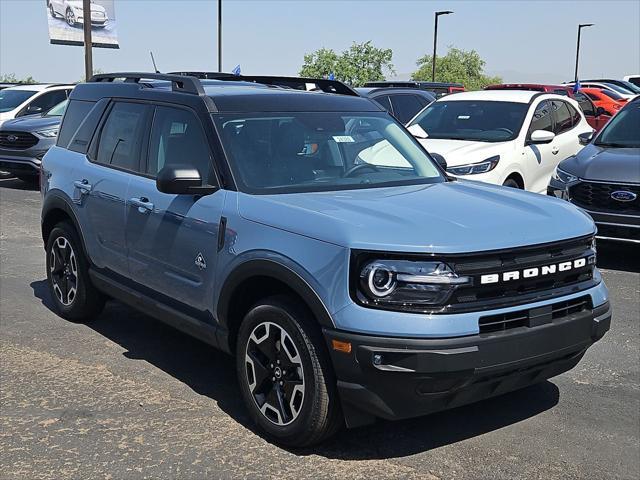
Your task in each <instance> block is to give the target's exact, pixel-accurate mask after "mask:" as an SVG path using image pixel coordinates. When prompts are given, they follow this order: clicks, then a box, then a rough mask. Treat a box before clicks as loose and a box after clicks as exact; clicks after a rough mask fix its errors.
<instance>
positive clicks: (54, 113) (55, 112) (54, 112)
mask: <svg viewBox="0 0 640 480" xmlns="http://www.w3.org/2000/svg"><path fill="white" fill-rule="evenodd" d="M67 103H69V100H65V101H64V102H60V103H59V104H58V105H56V106H55V107H53V108H52V109H51V110H49V111H48V112H47V113H45V114H44V116H45V117H61V116H62V115H64V111H65V110H66V109H67Z"/></svg>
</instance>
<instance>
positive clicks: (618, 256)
mask: <svg viewBox="0 0 640 480" xmlns="http://www.w3.org/2000/svg"><path fill="white" fill-rule="evenodd" d="M597 264H598V268H606V269H608V270H622V271H625V272H632V273H640V255H638V245H636V244H632V243H623V242H611V241H606V240H598V261H597Z"/></svg>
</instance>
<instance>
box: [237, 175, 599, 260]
mask: <svg viewBox="0 0 640 480" xmlns="http://www.w3.org/2000/svg"><path fill="white" fill-rule="evenodd" d="M238 210H239V213H240V215H241V216H242V217H244V218H246V219H247V220H251V221H254V222H258V223H261V224H265V225H269V226H272V227H274V228H279V229H282V230H286V231H290V232H292V233H296V234H300V235H305V236H307V237H312V238H315V239H318V240H322V241H326V242H329V243H333V244H336V245H340V246H344V247H348V248H357V249H371V250H383V251H396V252H437V253H463V252H465V253H466V252H476V251H486V250H495V249H503V248H511V247H517V246H524V245H534V244H540V243H547V242H553V241H557V240H563V239H567V238H573V237H580V236H583V235H588V234H591V233H593V232H594V231H595V227H594V224H593V221H592V220H591V218H590V217H589V216H588V215H587V214H586V213H583V212H582V211H580V210H579V209H578V208H576V207H574V206H573V205H572V204H570V203H569V202H566V201H562V200H559V199H556V198H552V197H547V196H544V195H538V194H534V193H528V192H523V191H520V190H515V189H511V188H504V187H499V186H495V185H489V184H484V183H479V182H471V181H453V182H445V183H437V184H431V185H413V186H405V187H393V188H369V189H362V190H344V191H334V192H314V193H293V194H283V195H247V194H239V197H238Z"/></svg>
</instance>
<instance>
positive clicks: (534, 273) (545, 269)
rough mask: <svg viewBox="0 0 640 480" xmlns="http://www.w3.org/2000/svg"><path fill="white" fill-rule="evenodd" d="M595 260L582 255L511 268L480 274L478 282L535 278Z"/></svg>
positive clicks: (487, 282)
mask: <svg viewBox="0 0 640 480" xmlns="http://www.w3.org/2000/svg"><path fill="white" fill-rule="evenodd" d="M594 262H595V257H593V256H591V257H584V258H578V259H576V260H572V261H568V262H562V263H557V264H554V265H543V266H542V267H532V268H525V269H524V270H511V271H508V272H502V273H490V274H487V275H482V276H480V284H482V285H486V284H489V283H499V282H501V281H502V282H509V281H512V280H520V279H527V278H536V277H539V276H544V275H551V274H554V273H556V272H567V271H569V270H574V269H576V268H582V267H585V266H586V265H587V263H589V264H592V263H594Z"/></svg>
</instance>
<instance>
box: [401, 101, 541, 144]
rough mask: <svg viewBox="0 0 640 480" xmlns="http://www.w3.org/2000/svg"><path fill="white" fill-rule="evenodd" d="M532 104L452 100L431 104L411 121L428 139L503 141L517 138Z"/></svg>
mask: <svg viewBox="0 0 640 480" xmlns="http://www.w3.org/2000/svg"><path fill="white" fill-rule="evenodd" d="M528 108H529V105H528V104H526V103H515V102H494V101H473V100H451V101H439V102H435V103H432V104H431V105H429V106H428V107H427V108H425V109H424V110H423V111H422V113H420V114H418V116H417V117H416V118H415V119H414V120H413V121H412V122H411V125H415V124H418V125H420V127H421V128H422V129H423V130H424V131H425V132H426V133H427V135H429V138H445V139H451V140H469V141H480V142H504V141H507V140H513V139H514V138H516V137H517V136H518V133H519V132H520V128H521V127H522V122H523V121H524V117H525V115H526V114H527V109H528Z"/></svg>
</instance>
